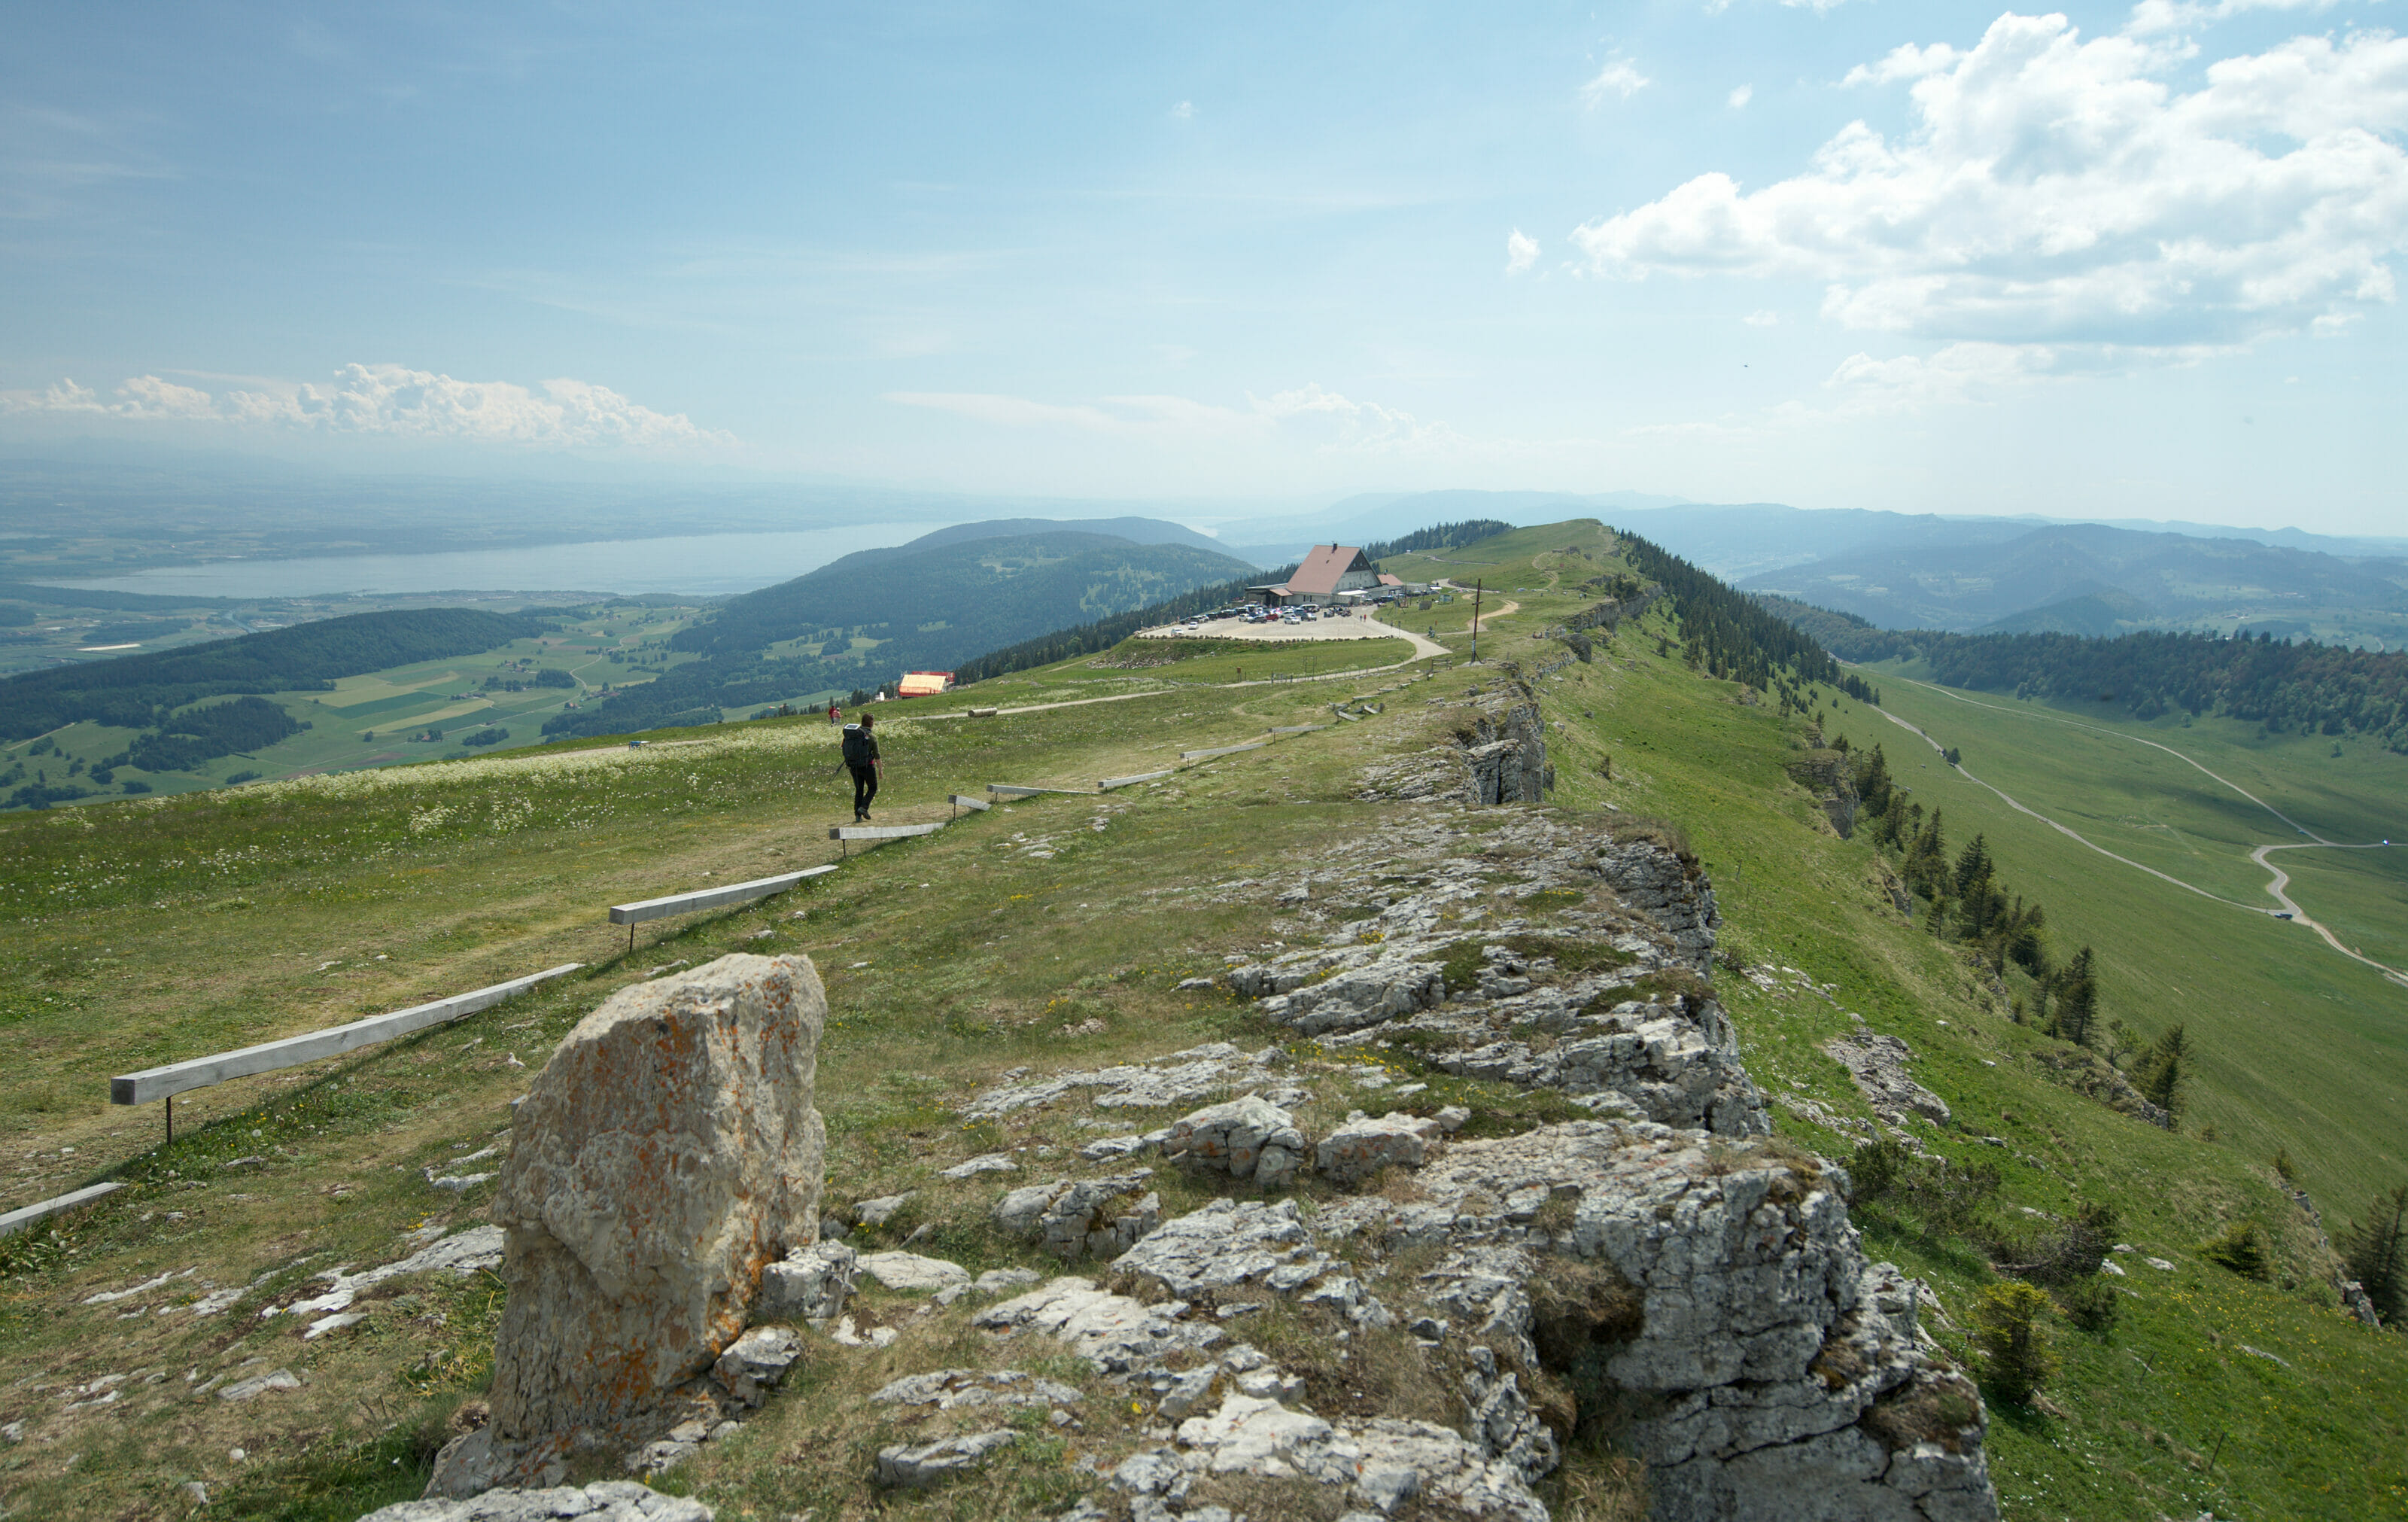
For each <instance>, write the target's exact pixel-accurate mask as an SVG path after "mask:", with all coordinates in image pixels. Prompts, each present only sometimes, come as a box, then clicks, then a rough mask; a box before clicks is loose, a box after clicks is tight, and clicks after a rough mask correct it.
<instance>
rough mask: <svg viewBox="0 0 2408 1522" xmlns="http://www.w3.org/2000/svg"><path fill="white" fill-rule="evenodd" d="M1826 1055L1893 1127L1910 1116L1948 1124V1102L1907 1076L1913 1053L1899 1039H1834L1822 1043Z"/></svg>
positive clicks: (1859, 1036) (1862, 1033) (1865, 1035)
mask: <svg viewBox="0 0 2408 1522" xmlns="http://www.w3.org/2000/svg"><path fill="white" fill-rule="evenodd" d="M1823 1052H1824V1055H1827V1056H1828V1057H1830V1058H1831V1059H1832V1060H1833V1061H1834V1062H1837V1063H1838V1064H1839V1065H1840V1066H1841V1067H1842V1068H1845V1069H1847V1070H1848V1076H1849V1077H1850V1078H1852V1079H1854V1080H1855V1081H1856V1088H1857V1090H1858V1092H1860V1093H1862V1094H1863V1095H1864V1097H1865V1098H1867V1099H1869V1100H1871V1102H1872V1107H1873V1113H1874V1114H1876V1115H1879V1116H1880V1117H1881V1118H1882V1119H1884V1120H1885V1121H1887V1122H1889V1123H1890V1124H1891V1125H1892V1126H1900V1125H1903V1124H1905V1121H1906V1116H1907V1113H1909V1112H1913V1113H1915V1114H1918V1115H1921V1116H1922V1117H1923V1118H1924V1119H1926V1120H1928V1121H1932V1122H1934V1123H1936V1124H1938V1125H1942V1126H1945V1125H1947V1124H1948V1102H1947V1101H1946V1100H1945V1099H1942V1098H1941V1097H1940V1096H1939V1095H1937V1094H1934V1093H1932V1092H1931V1091H1930V1090H1929V1089H1928V1088H1925V1087H1924V1086H1923V1085H1922V1084H1918V1083H1916V1082H1915V1081H1914V1079H1912V1078H1909V1077H1908V1076H1907V1075H1906V1064H1907V1061H1908V1059H1910V1058H1911V1057H1913V1056H1914V1048H1912V1047H1910V1046H1908V1045H1907V1044H1906V1043H1905V1042H1904V1041H1899V1039H1898V1038H1897V1037H1895V1036H1878V1035H1874V1034H1872V1033H1871V1032H1870V1031H1859V1032H1858V1033H1856V1035H1855V1036H1853V1037H1850V1036H1834V1037H1832V1038H1831V1039H1830V1040H1829V1041H1825V1042H1824V1043H1823Z"/></svg>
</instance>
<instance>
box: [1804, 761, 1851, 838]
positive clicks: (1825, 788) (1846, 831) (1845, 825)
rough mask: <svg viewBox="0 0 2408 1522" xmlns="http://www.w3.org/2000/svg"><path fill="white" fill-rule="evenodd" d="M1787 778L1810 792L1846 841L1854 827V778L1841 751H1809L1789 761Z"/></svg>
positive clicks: (1825, 815) (1833, 826) (1832, 825)
mask: <svg viewBox="0 0 2408 1522" xmlns="http://www.w3.org/2000/svg"><path fill="white" fill-rule="evenodd" d="M1788 770H1789V780H1790V781H1792V782H1794V783H1797V784H1798V785H1799V786H1800V787H1802V788H1804V789H1806V791H1808V792H1809V793H1812V794H1813V795H1814V801H1815V802H1816V803H1818V804H1820V805H1821V806H1822V810H1823V814H1824V817H1825V818H1827V819H1828V820H1830V822H1831V827H1832V828H1833V829H1835V830H1837V831H1839V832H1840V839H1842V840H1846V839H1847V838H1848V837H1849V836H1851V835H1853V834H1855V833H1856V803H1857V798H1856V774H1855V772H1854V771H1852V770H1851V769H1850V768H1849V766H1848V754H1847V753H1846V752H1845V751H1832V750H1820V749H1817V750H1812V751H1808V752H1807V753H1806V754H1804V755H1802V756H1799V758H1798V759H1797V760H1794V761H1792V762H1790V763H1789V768H1788Z"/></svg>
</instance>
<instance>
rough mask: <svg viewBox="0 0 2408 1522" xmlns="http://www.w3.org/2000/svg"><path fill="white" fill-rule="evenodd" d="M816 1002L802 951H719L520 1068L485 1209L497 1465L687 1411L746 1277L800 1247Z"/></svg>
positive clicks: (628, 992) (611, 1005)
mask: <svg viewBox="0 0 2408 1522" xmlns="http://www.w3.org/2000/svg"><path fill="white" fill-rule="evenodd" d="M826 1013H827V1003H826V997H825V995H824V992H823V990H822V988H821V985H820V979H819V974H818V973H817V972H816V971H815V970H814V969H813V968H812V966H811V963H810V958H808V957H804V956H752V955H731V956H723V957H721V958H720V959H718V960H717V961H715V962H711V963H710V964H708V965H706V966H703V967H699V968H695V969H693V970H691V971H687V972H683V973H681V974H680V975H678V976H675V977H670V978H663V979H660V980H658V981H655V982H652V983H645V984H637V985H635V986H633V987H629V988H625V989H622V990H621V991H620V992H618V993H617V994H614V995H612V996H611V997H610V998H609V999H608V1000H607V1001H606V1002H604V1004H603V1005H602V1007H601V1008H600V1009H598V1010H595V1012H593V1013H592V1014H590V1015H587V1016H586V1017H585V1018H584V1019H583V1020H582V1021H581V1022H579V1023H578V1026H577V1028H576V1029H574V1030H572V1031H571V1032H569V1034H568V1036H567V1038H566V1040H564V1041H562V1042H561V1043H560V1045H559V1047H558V1048H557V1049H556V1050H555V1051H554V1052H553V1053H552V1058H551V1060H550V1061H549V1062H547V1063H546V1064H545V1065H544V1068H543V1070H542V1071H541V1072H539V1073H538V1074H537V1075H536V1078H535V1082H534V1083H533V1084H532V1085H530V1087H529V1089H528V1093H527V1097H526V1099H525V1101H524V1102H523V1103H522V1104H521V1105H520V1106H519V1109H518V1114H517V1118H516V1120H515V1121H514V1123H513V1133H514V1135H513V1145H512V1147H511V1151H510V1156H509V1159H508V1160H507V1161H506V1162H505V1163H504V1164H503V1167H502V1176H501V1182H500V1185H499V1186H498V1188H497V1190H496V1193H495V1201H494V1217H495V1221H496V1222H497V1223H498V1224H499V1225H500V1226H501V1227H502V1228H503V1229H504V1232H505V1236H506V1250H505V1252H504V1256H503V1261H502V1277H503V1278H504V1280H505V1281H506V1282H507V1283H508V1284H509V1303H508V1308H507V1310H505V1312H504V1313H503V1317H502V1324H501V1327H500V1329H499V1331H498V1332H497V1333H496V1335H495V1367H494V1386H493V1397H492V1404H493V1423H492V1426H491V1427H490V1429H487V1433H486V1434H480V1435H485V1436H487V1437H488V1438H489V1444H490V1449H491V1452H492V1455H493V1457H494V1460H495V1465H494V1466H493V1467H495V1468H497V1469H498V1471H499V1472H500V1473H501V1474H502V1475H503V1476H506V1477H511V1478H515V1477H520V1476H521V1475H523V1474H524V1473H527V1472H538V1473H539V1472H542V1471H543V1470H544V1469H546V1468H549V1467H550V1465H551V1463H552V1462H553V1461H555V1460H556V1457H557V1454H556V1453H555V1452H554V1450H559V1451H566V1448H567V1446H569V1445H570V1443H571V1442H573V1441H593V1440H595V1439H596V1438H598V1439H600V1440H602V1441H621V1440H630V1439H642V1438H648V1437H650V1436H652V1435H654V1434H653V1433H652V1432H651V1431H649V1430H647V1429H648V1428H650V1427H654V1426H659V1425H662V1424H663V1423H664V1422H665V1421H667V1420H669V1419H671V1416H672V1414H673V1413H675V1414H679V1415H683V1414H687V1413H684V1412H681V1411H680V1410H679V1408H680V1407H681V1404H690V1403H691V1402H690V1401H689V1400H686V1398H685V1397H684V1396H683V1395H681V1386H689V1385H690V1384H691V1383H692V1382H694V1381H695V1380H696V1379H697V1378H698V1376H701V1375H703V1374H705V1373H706V1372H708V1371H710V1368H711V1366H712V1364H713V1363H714V1362H715V1361H716V1360H717V1359H718V1358H719V1357H720V1355H721V1354H722V1353H723V1352H724V1351H725V1350H726V1348H727V1347H728V1345H729V1344H730V1343H734V1342H735V1341H736V1339H737V1337H738V1335H739V1334H740V1333H741V1332H742V1331H743V1330H744V1327H745V1324H746V1321H747V1319H748V1315H749V1313H750V1312H751V1310H752V1308H753V1299H754V1298H755V1295H756V1294H757V1292H758V1290H759V1287H760V1285H761V1282H762V1278H763V1274H764V1271H765V1270H767V1268H768V1267H769V1266H770V1265H771V1264H773V1263H777V1262H779V1261H780V1260H781V1259H783V1258H784V1257H785V1256H786V1255H787V1254H788V1253H789V1252H790V1251H792V1250H794V1249H796V1248H801V1247H807V1246H809V1245H810V1243H811V1242H814V1241H815V1240H816V1238H817V1235H818V1230H819V1219H820V1213H819V1196H820V1182H821V1174H822V1170H823V1167H824V1157H825V1152H826V1133H825V1130H824V1127H823V1126H822V1124H821V1120H820V1115H819V1112H818V1111H817V1110H816V1109H815V1108H813V1105H812V1084H813V1079H814V1066H815V1062H816V1057H817V1053H818V1048H819V1041H820V1033H821V1030H822V1028H823V1027H824V1023H825V1019H826ZM580 1434H583V1435H586V1436H584V1437H583V1438H582V1439H580V1438H578V1437H577V1436H576V1435H580ZM444 1481H445V1475H444V1473H443V1472H442V1468H441V1466H439V1465H438V1472H437V1485H438V1486H442V1485H443V1484H444Z"/></svg>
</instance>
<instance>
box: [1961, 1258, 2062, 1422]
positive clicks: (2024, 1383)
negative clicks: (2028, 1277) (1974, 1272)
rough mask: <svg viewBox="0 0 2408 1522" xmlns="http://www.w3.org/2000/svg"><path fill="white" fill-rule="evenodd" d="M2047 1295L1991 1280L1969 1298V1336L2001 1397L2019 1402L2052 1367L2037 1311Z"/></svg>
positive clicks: (2044, 1380)
mask: <svg viewBox="0 0 2408 1522" xmlns="http://www.w3.org/2000/svg"><path fill="white" fill-rule="evenodd" d="M2048 1308H2049V1301H2048V1297H2047V1296H2046V1295H2043V1294H2042V1293H2041V1292H2040V1291H2039V1290H2037V1289H2035V1288H2033V1287H2032V1286H2031V1285H2027V1284H2016V1283H2010V1284H2003V1285H1991V1286H1990V1287H1989V1288H1987V1289H1985V1290H1984V1291H1982V1298H1981V1299H1978V1300H1976V1301H1975V1302H1974V1304H1973V1328H1974V1330H1973V1342H1974V1345H1975V1346H1977V1347H1979V1348H1980V1349H1981V1352H1982V1363H1983V1371H1984V1372H1985V1373H1986V1374H1988V1375H1989V1383H1990V1388H1991V1389H1992V1390H1993V1391H1995V1392H1996V1393H1997V1394H1998V1396H1999V1398H2000V1400H2006V1401H2009V1402H2011V1403H2013V1404H2015V1405H2021V1404H2023V1403H2024V1402H2025V1401H2027V1400H2030V1399H2031V1397H2032V1393H2033V1392H2034V1391H2035V1390H2038V1389H2039V1388H2040V1387H2041V1386H2042V1385H2045V1384H2047V1383H2048V1379H2049V1376H2050V1375H2051V1374H2054V1373H2055V1372H2057V1359H2056V1357H2054V1356H2053V1355H2052V1354H2051V1353H2050V1351H2049V1346H2048V1331H2047V1328H2046V1327H2045V1326H2044V1325H2043V1324H2042V1321H2041V1319H2040V1317H2041V1314H2042V1312H2044V1311H2046V1310H2047V1309H2048Z"/></svg>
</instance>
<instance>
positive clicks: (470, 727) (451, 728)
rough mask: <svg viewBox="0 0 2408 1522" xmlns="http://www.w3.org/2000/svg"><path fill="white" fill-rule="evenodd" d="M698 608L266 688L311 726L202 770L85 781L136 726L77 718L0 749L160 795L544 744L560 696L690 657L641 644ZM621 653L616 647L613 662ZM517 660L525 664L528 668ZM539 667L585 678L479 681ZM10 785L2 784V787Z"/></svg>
mask: <svg viewBox="0 0 2408 1522" xmlns="http://www.w3.org/2000/svg"><path fill="white" fill-rule="evenodd" d="M692 617H693V610H691V609H681V608H651V607H630V606H620V607H616V608H611V607H607V606H597V607H596V608H595V609H592V610H579V613H578V614H577V615H576V616H572V617H570V618H568V619H566V620H565V621H564V622H563V624H562V627H561V629H560V632H558V633H557V634H554V635H552V636H550V637H547V638H545V639H520V640H514V641H512V642H511V643H509V644H507V645H502V646H499V647H497V648H495V649H494V650H490V651H486V652H484V653H481V654H477V655H465V656H455V657H452V658H450V659H445V660H438V661H423V662H418V663H416V664H413V665H409V666H400V667H392V668H386V669H384V670H380V671H375V672H369V673H366V674H364V675H361V676H358V677H347V678H344V679H343V680H342V681H341V682H337V685H336V690H335V691H333V692H322V691H299V692H281V693H272V694H269V695H267V696H268V697H269V699H270V700H271V701H273V702H275V703H277V704H278V705H279V706H280V707H282V708H283V709H284V711H286V712H288V713H290V714H291V715H292V716H293V717H294V719H295V720H296V721H298V722H301V723H304V724H307V725H309V726H310V727H309V728H308V729H305V730H303V731H302V732H301V733H299V734H297V735H293V736H290V737H288V738H286V739H282V740H279V741H278V742H277V743H276V744H274V745H270V746H265V747H263V748H262V749H260V750H258V751H256V752H252V753H250V754H241V755H230V756H221V757H219V758H218V759H216V760H214V761H211V762H209V763H208V764H207V765H206V766H203V767H201V768H198V769H196V770H193V771H168V772H147V771H143V770H141V769H139V768H134V767H120V768H116V770H115V772H114V774H113V775H112V777H111V779H110V781H109V782H108V783H106V784H96V783H92V782H90V781H89V780H88V779H89V774H90V769H91V768H93V767H96V766H98V765H99V764H100V763H101V762H102V761H104V760H106V759H107V758H108V757H109V756H111V755H114V754H118V753H120V752H122V751H123V750H124V749H125V748H126V747H127V746H128V745H129V744H131V743H132V742H133V740H134V739H135V738H136V735H137V734H138V733H139V731H137V730H132V729H120V728H112V727H108V726H106V725H96V724H77V725H68V726H67V727H66V728H65V729H61V730H58V731H56V732H55V733H53V734H51V735H50V737H48V738H49V739H50V743H51V744H52V745H53V746H55V747H56V749H55V750H54V751H52V752H51V753H50V754H46V755H42V756H35V755H33V754H30V750H29V747H31V746H32V745H33V744H34V741H33V740H20V741H17V742H15V743H13V744H10V745H8V746H7V747H5V748H0V773H5V772H7V771H8V770H9V768H11V767H13V766H15V765H17V764H21V763H22V765H23V766H24V768H25V773H24V776H22V777H21V778H19V779H17V780H18V781H19V782H27V781H32V780H34V779H35V776H36V772H37V771H38V772H44V773H47V774H48V780H49V781H50V782H51V783H71V784H74V785H79V786H83V787H87V788H91V789H92V790H93V792H94V793H95V794H96V795H99V796H100V797H106V796H108V795H109V794H112V793H122V791H123V790H124V787H125V784H127V783H137V784H140V785H142V786H144V787H147V788H148V789H149V790H150V792H151V793H152V794H158V795H164V794H176V793H188V792H193V791H196V790H201V789H207V788H213V787H222V786H225V785H227V783H228V782H229V780H230V779H233V778H235V777H242V778H243V779H244V780H245V781H250V780H252V779H254V778H256V779H265V780H269V781H274V780H278V779H282V778H290V777H298V776H305V775H310V774H314V773H320V772H330V771H348V770H352V769H354V768H361V767H382V766H393V765H397V764H402V763H407V762H411V761H420V760H428V759H434V758H437V757H457V756H459V755H462V754H473V753H476V752H480V751H500V750H509V749H512V748H514V747H520V746H527V745H535V744H539V743H541V742H542V739H543V735H542V729H543V722H544V721H545V720H546V719H548V718H551V717H552V715H553V714H555V713H558V712H559V711H561V707H562V705H563V704H565V703H570V702H590V701H593V700H594V696H595V692H596V691H597V690H598V689H599V688H601V687H602V686H603V685H605V684H606V683H607V684H609V685H612V686H625V685H629V684H632V683H637V682H646V681H649V680H651V677H652V672H651V671H650V670H647V669H640V668H641V667H656V666H661V665H666V664H669V663H670V662H671V661H672V660H682V659H685V658H686V657H672V656H671V655H670V654H669V653H667V652H666V651H663V650H658V649H644V648H640V647H643V646H645V645H646V644H648V643H650V642H653V641H658V640H663V639H667V637H668V636H669V635H671V634H674V633H675V632H677V630H679V629H680V628H682V627H684V625H686V624H687V623H688V622H690V621H691V619H692ZM614 653H615V654H617V655H618V657H619V659H617V660H615V661H614V660H613V659H611V656H612V655H613V654H614ZM521 663H524V664H525V665H526V667H527V668H526V669H523V670H522V669H520V665H521ZM542 667H553V668H559V669H563V670H566V671H567V672H568V673H569V674H570V675H571V676H573V677H575V678H576V679H577V681H578V683H579V685H578V686H576V687H532V686H530V687H527V688H525V689H524V690H523V691H520V692H515V693H513V692H508V691H500V690H496V691H493V692H486V691H484V690H483V684H484V682H485V680H486V679H487V678H488V677H496V678H500V679H503V680H505V681H508V680H511V679H517V680H521V681H524V680H525V679H527V678H529V677H531V676H533V675H534V670H535V668H542ZM429 729H437V730H440V731H442V736H443V738H442V739H440V740H435V741H427V740H413V739H410V737H411V736H412V735H413V734H421V733H423V732H425V731H427V730H429ZM493 729H499V730H501V731H502V732H503V734H502V738H501V739H492V738H490V736H489V735H488V736H487V738H486V739H485V740H484V742H483V743H482V744H480V745H478V746H474V747H470V746H466V745H464V744H463V741H464V740H466V738H467V737H469V736H470V735H486V734H487V732H488V731H490V730H493ZM371 736H372V737H373V738H372V739H371V738H368V737H371ZM78 763H80V764H81V765H80V768H79V766H78ZM6 792H7V788H5V787H0V795H5V794H6ZM96 801H99V798H98V797H95V798H91V799H83V800H79V801H78V802H77V803H75V804H70V805H65V806H67V807H89V806H90V805H91V804H92V803H93V802H96Z"/></svg>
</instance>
